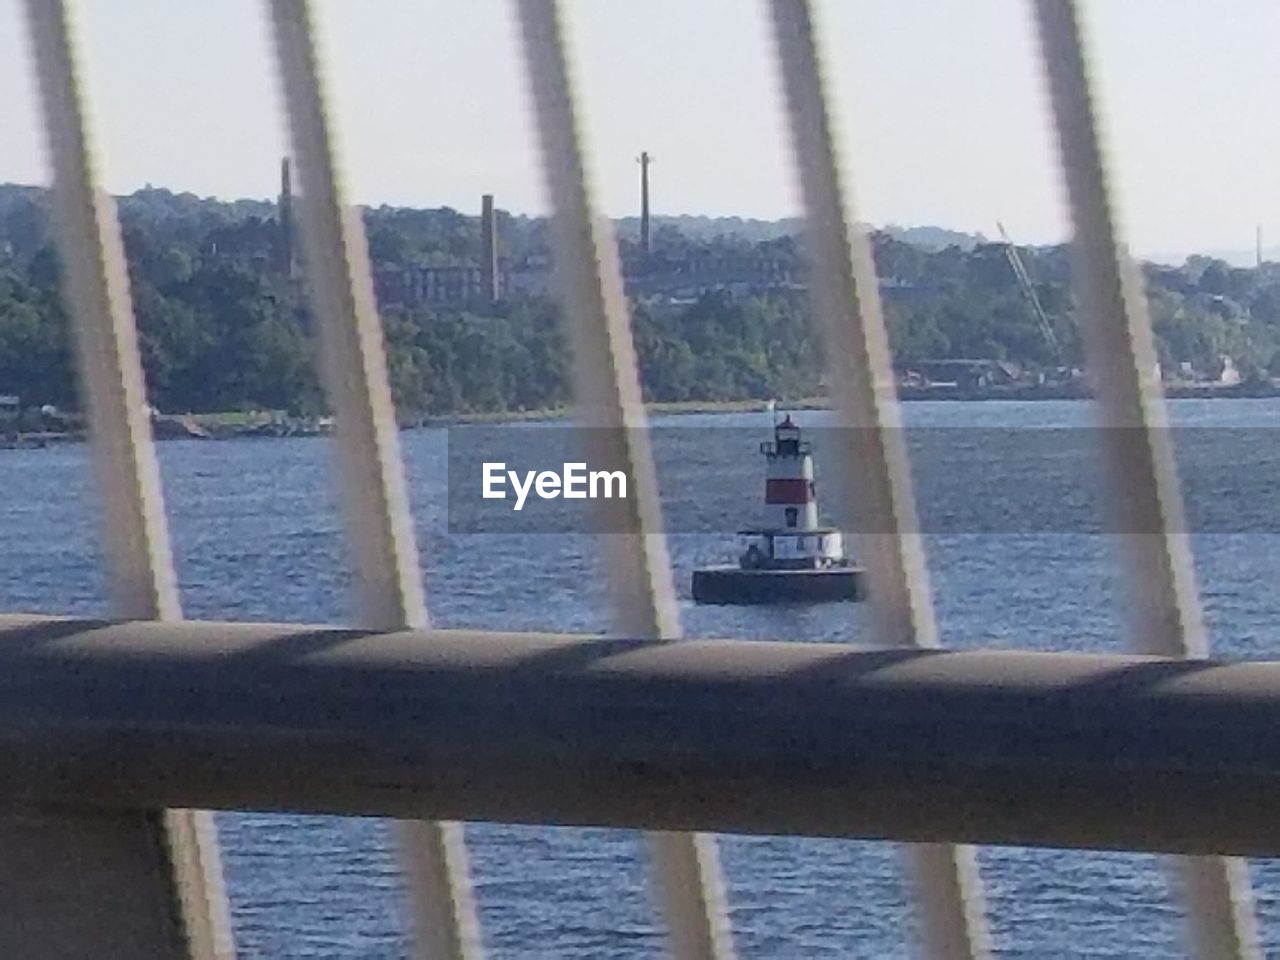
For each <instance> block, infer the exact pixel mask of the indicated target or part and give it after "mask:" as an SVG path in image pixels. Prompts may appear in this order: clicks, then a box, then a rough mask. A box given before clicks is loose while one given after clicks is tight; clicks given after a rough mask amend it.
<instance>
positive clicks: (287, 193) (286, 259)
mask: <svg viewBox="0 0 1280 960" xmlns="http://www.w3.org/2000/svg"><path fill="white" fill-rule="evenodd" d="M276 215H277V217H278V221H279V222H278V228H279V231H280V236H279V242H280V249H279V251H278V256H279V269H280V273H282V274H283V275H284V276H286V277H292V276H293V187H292V185H291V182H290V176H289V158H288V157H285V158H284V159H282V160H281V161H280V200H279V205H278V209H277V211H276Z"/></svg>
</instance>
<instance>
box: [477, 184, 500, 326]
mask: <svg viewBox="0 0 1280 960" xmlns="http://www.w3.org/2000/svg"><path fill="white" fill-rule="evenodd" d="M480 247H481V253H480V283H481V291H482V295H483V296H484V298H485V299H486V300H487V301H488V302H489V303H494V302H496V301H497V299H498V292H499V291H498V229H497V224H496V223H495V222H494V218H493V194H491V193H486V194H485V195H484V196H482V197H481V198H480Z"/></svg>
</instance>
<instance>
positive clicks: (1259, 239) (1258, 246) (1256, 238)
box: [1253, 224, 1262, 266]
mask: <svg viewBox="0 0 1280 960" xmlns="http://www.w3.org/2000/svg"><path fill="white" fill-rule="evenodd" d="M1253 240H1254V243H1255V244H1256V250H1257V254H1258V266H1262V224H1258V229H1257V230H1256V231H1255V232H1254V235H1253Z"/></svg>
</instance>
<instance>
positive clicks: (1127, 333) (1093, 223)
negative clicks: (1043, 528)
mask: <svg viewBox="0 0 1280 960" xmlns="http://www.w3.org/2000/svg"><path fill="white" fill-rule="evenodd" d="M1033 6H1034V9H1035V15H1036V18H1037V23H1038V28H1039V36H1040V44H1041V54H1042V58H1043V61H1044V70H1045V74H1046V77H1047V80H1048V86H1049V96H1050V101H1051V103H1052V109H1053V117H1054V123H1055V126H1056V128H1057V135H1058V147H1059V155H1060V157H1061V163H1062V171H1063V175H1064V177H1065V180H1066V189H1067V201H1068V204H1069V206H1070V209H1071V222H1072V242H1071V252H1072V280H1073V286H1074V288H1075V296H1076V306H1077V310H1078V313H1079V316H1080V325H1081V328H1082V332H1083V335H1084V342H1085V348H1086V350H1087V351H1088V366H1089V372H1090V376H1091V378H1092V383H1093V388H1094V390H1095V393H1096V396H1097V399H1098V403H1097V409H1098V413H1099V417H1100V421H1101V428H1102V429H1100V430H1099V431H1098V432H1099V433H1100V434H1101V435H1102V445H1103V455H1104V458H1105V461H1106V465H1107V480H1108V491H1109V497H1108V499H1109V508H1110V511H1111V515H1112V520H1113V524H1114V526H1115V529H1116V530H1117V531H1127V532H1121V533H1119V534H1118V536H1119V537H1120V549H1121V557H1122V561H1123V563H1122V566H1123V567H1124V571H1125V580H1126V583H1127V587H1128V597H1129V601H1130V603H1129V611H1128V613H1129V618H1130V621H1129V622H1130V631H1129V632H1130V637H1131V643H1132V645H1133V647H1134V648H1135V649H1136V650H1138V651H1140V652H1142V653H1149V654H1158V655H1160V656H1165V657H1204V656H1206V655H1207V652H1208V642H1207V639H1206V635H1205V628H1204V624H1203V621H1202V619H1201V612H1200V604H1199V597H1198V593H1197V589H1196V582H1195V573H1194V568H1193V565H1192V560H1191V551H1190V549H1189V546H1188V543H1187V534H1186V533H1185V530H1186V528H1185V525H1184V517H1183V507H1182V498H1181V494H1180V492H1179V488H1178V479H1177V472H1176V469H1175V464H1174V459H1173V449H1172V445H1171V443H1170V442H1169V436H1168V429H1167V422H1166V416H1165V409H1164V398H1163V394H1162V391H1161V388H1160V380H1159V375H1158V373H1157V372H1156V352H1155V348H1154V345H1153V341H1152V334H1151V320H1150V318H1149V316H1148V313H1147V305H1146V298H1145V296H1144V293H1143V290H1142V282H1141V279H1140V278H1139V277H1138V276H1137V273H1136V270H1135V267H1134V265H1133V264H1132V263H1131V262H1130V261H1129V258H1128V256H1127V255H1126V253H1125V252H1124V250H1123V248H1122V246H1121V242H1120V233H1119V229H1118V227H1117V224H1116V220H1115V215H1114V213H1113V207H1112V203H1111V199H1110V196H1109V191H1108V186H1107V173H1106V167H1105V161H1104V156H1103V147H1102V142H1101V137H1100V135H1099V132H1098V124H1097V121H1096V119H1095V114H1094V106H1093V101H1092V94H1091V91H1090V86H1089V77H1088V69H1087V61H1086V52H1085V46H1084V38H1083V36H1082V31H1081V27H1080V20H1079V15H1078V12H1077V8H1076V4H1075V2H1074V0H1034V3H1033ZM1169 865H1170V868H1171V873H1172V874H1173V880H1174V885H1175V886H1176V887H1178V888H1179V889H1180V890H1181V892H1182V895H1183V897H1184V899H1185V902H1186V907H1187V914H1188V917H1187V923H1188V938H1189V940H1190V943H1191V946H1192V948H1193V952H1194V955H1195V956H1197V957H1204V958H1227V957H1256V956H1259V955H1260V954H1259V950H1258V937H1257V931H1256V925H1255V920H1254V916H1253V909H1252V902H1251V896H1250V892H1249V884H1248V878H1247V874H1246V872H1245V867H1244V863H1243V861H1241V860H1238V859H1235V858H1210V857H1177V858H1170V860H1169Z"/></svg>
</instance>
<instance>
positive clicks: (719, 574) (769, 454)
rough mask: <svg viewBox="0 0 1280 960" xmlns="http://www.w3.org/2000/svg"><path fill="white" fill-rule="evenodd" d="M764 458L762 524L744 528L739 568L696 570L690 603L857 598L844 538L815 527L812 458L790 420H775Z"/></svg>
mask: <svg viewBox="0 0 1280 960" xmlns="http://www.w3.org/2000/svg"><path fill="white" fill-rule="evenodd" d="M760 452H761V453H762V454H763V455H764V458H765V461H766V464H767V466H766V473H765V494H764V501H765V508H764V509H765V515H764V521H765V522H764V526H762V527H760V528H758V529H750V530H741V531H739V536H741V537H743V538H744V539H745V541H746V544H745V547H746V548H745V549H744V550H743V552H742V555H741V556H740V557H739V558H738V565H737V566H729V565H726V566H719V567H706V568H703V569H701V570H695V571H694V572H693V599H694V602H695V603H717V604H765V603H828V602H833V601H842V600H844V601H848V600H860V599H862V593H863V576H864V571H863V568H862V567H859V566H857V565H856V564H854V563H853V562H852V561H850V560H849V558H848V557H846V556H845V552H844V535H843V534H842V533H841V532H840V531H839V530H837V529H835V528H834V527H823V526H819V524H818V501H817V496H816V494H815V490H814V483H813V457H812V456H811V455H810V449H809V444H808V442H807V441H805V440H802V439H801V438H800V428H799V427H798V426H796V424H795V423H794V422H793V421H792V419H791V416H790V415H787V416H786V417H784V418H783V420H782V421H781V422H780V423H779V422H778V421H777V420H775V421H774V425H773V440H772V441H765V442H763V443H761V444H760Z"/></svg>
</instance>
